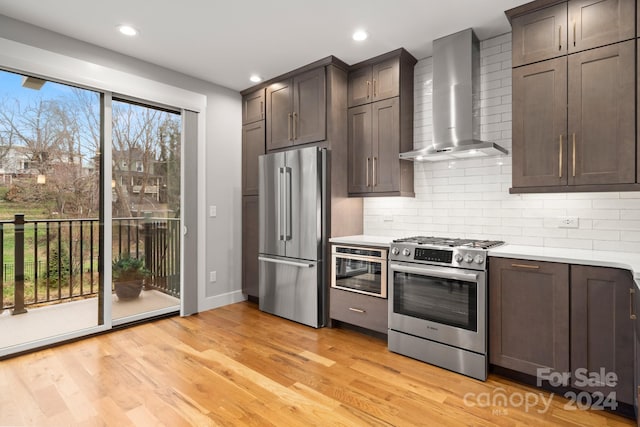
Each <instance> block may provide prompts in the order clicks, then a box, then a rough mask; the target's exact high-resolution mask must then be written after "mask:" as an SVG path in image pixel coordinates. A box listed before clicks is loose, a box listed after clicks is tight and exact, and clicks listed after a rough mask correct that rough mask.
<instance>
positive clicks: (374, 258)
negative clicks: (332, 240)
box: [333, 252, 385, 264]
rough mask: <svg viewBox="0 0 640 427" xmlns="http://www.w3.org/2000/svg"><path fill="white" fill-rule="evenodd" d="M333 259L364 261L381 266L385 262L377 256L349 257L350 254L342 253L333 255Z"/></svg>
mask: <svg viewBox="0 0 640 427" xmlns="http://www.w3.org/2000/svg"><path fill="white" fill-rule="evenodd" d="M333 257H334V258H335V259H352V260H355V261H365V262H375V263H377V264H382V263H383V262H385V259H384V258H380V257H377V256H366V255H351V254H343V253H340V252H338V253H334V254H333Z"/></svg>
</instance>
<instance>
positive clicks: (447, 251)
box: [389, 243, 487, 270]
mask: <svg viewBox="0 0 640 427" xmlns="http://www.w3.org/2000/svg"><path fill="white" fill-rule="evenodd" d="M389 258H390V260H392V261H407V262H416V263H420V264H434V265H444V266H450V267H461V268H467V269H473V270H485V269H486V262H487V261H486V250H483V249H472V248H447V247H428V246H427V247H425V246H422V245H413V244H402V243H393V244H392V246H391V250H390V256H389Z"/></svg>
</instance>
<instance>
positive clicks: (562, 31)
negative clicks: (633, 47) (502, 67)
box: [506, 0, 636, 67]
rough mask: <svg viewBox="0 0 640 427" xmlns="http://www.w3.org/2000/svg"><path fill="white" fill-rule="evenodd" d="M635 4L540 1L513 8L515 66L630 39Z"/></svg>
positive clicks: (509, 13)
mask: <svg viewBox="0 0 640 427" xmlns="http://www.w3.org/2000/svg"><path fill="white" fill-rule="evenodd" d="M547 6H548V7H547ZM635 7H636V2H635V0H569V1H568V2H557V1H549V0H539V1H535V2H532V3H527V4H525V5H523V6H519V7H517V8H514V9H511V10H509V11H507V12H506V14H507V16H508V17H509V19H510V20H511V26H512V42H513V43H512V49H513V56H512V66H513V67H519V66H521V65H526V64H531V63H533V62H538V61H544V60H546V59H552V58H555V57H558V56H562V55H566V54H567V53H575V52H580V51H583V50H587V49H593V48H596V47H600V46H605V45H608V44H612V43H617V42H620V41H625V40H630V39H632V38H634V37H635V36H636V29H635V21H636V18H635V16H636V15H635Z"/></svg>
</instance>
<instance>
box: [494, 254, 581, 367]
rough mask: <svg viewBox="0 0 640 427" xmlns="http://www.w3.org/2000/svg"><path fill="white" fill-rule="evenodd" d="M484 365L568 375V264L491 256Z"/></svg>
mask: <svg viewBox="0 0 640 427" xmlns="http://www.w3.org/2000/svg"><path fill="white" fill-rule="evenodd" d="M489 361H490V363H491V364H494V365H497V366H502V367H504V368H507V369H511V370H514V371H518V372H522V373H525V374H529V375H533V376H535V375H536V374H537V373H538V369H539V368H551V369H552V370H555V371H559V372H568V371H569V266H568V265H567V264H559V263H552V262H538V261H524V260H519V259H509V258H491V260H490V267H489Z"/></svg>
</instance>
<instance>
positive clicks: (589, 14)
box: [567, 0, 636, 53]
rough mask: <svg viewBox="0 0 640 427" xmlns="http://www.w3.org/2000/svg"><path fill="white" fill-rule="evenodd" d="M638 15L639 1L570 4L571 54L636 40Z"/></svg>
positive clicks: (573, 0)
mask: <svg viewBox="0 0 640 427" xmlns="http://www.w3.org/2000/svg"><path fill="white" fill-rule="evenodd" d="M635 15H636V0H570V1H569V3H568V15H567V23H568V31H569V35H568V41H569V44H568V46H569V53H574V52H580V51H583V50H586V49H593V48H596V47H600V46H605V45H608V44H611V43H617V42H620V41H625V40H630V39H632V38H635V36H636V27H635V25H636V19H635Z"/></svg>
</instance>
